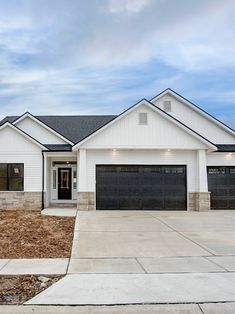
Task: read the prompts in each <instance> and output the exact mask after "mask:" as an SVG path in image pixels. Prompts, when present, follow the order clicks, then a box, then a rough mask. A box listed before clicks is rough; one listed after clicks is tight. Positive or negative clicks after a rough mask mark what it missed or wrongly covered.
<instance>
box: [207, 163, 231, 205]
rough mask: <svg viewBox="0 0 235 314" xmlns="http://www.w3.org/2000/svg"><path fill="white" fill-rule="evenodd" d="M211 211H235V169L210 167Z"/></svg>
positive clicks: (208, 170) (208, 169) (208, 171)
mask: <svg viewBox="0 0 235 314" xmlns="http://www.w3.org/2000/svg"><path fill="white" fill-rule="evenodd" d="M207 173H208V190H209V192H211V209H235V167H208V168H207Z"/></svg>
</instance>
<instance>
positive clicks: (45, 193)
mask: <svg viewBox="0 0 235 314" xmlns="http://www.w3.org/2000/svg"><path fill="white" fill-rule="evenodd" d="M50 171H51V167H50V158H49V157H48V156H47V154H46V153H44V173H43V176H44V189H43V198H44V207H48V206H49V203H50V201H49V199H50V192H49V191H50V179H49V178H50ZM48 176H49V177H48Z"/></svg>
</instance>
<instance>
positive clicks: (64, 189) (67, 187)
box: [58, 168, 72, 200]
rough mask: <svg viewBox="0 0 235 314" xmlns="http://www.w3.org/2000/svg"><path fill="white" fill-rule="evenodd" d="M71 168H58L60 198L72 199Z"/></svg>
mask: <svg viewBox="0 0 235 314" xmlns="http://www.w3.org/2000/svg"><path fill="white" fill-rule="evenodd" d="M71 196H72V187H71V168H59V169H58V199H59V200H71Z"/></svg>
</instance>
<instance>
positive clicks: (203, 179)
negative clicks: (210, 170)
mask: <svg viewBox="0 0 235 314" xmlns="http://www.w3.org/2000/svg"><path fill="white" fill-rule="evenodd" d="M197 169H198V192H208V183H207V169H206V151H205V150H204V149H199V150H198V151H197Z"/></svg>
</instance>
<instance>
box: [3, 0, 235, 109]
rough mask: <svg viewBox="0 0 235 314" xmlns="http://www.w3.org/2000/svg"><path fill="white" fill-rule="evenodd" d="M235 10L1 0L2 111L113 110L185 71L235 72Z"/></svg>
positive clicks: (204, 4)
mask: <svg viewBox="0 0 235 314" xmlns="http://www.w3.org/2000/svg"><path fill="white" fill-rule="evenodd" d="M234 16H235V2H234V0H226V1H221V0H192V1H188V0H180V1H172V0H102V1H100V0H90V1H84V0H70V1H67V0H53V1H48V0H40V1H31V0H21V1H7V2H6V1H4V0H2V1H1V0H0V84H1V85H0V109H1V114H2V115H4V112H6V111H7V112H8V111H9V112H10V111H12V112H13V111H14V110H15V112H16V111H17V112H19V111H20V110H22V111H25V109H29V110H31V111H33V110H37V111H41V112H48V111H51V112H52V111H53V110H54V109H55V110H56V111H60V112H63V113H65V112H74V111H77V112H85V111H86V110H87V111H88V107H89V108H90V109H89V110H93V112H97V113H98V112H100V113H101V112H103V113H104V112H108V113H111V112H112V111H114V105H115V104H117V103H119V105H120V108H123V109H124V107H125V106H128V105H130V103H128V102H129V101H130V102H132V101H135V100H136V101H137V100H138V97H140V98H142V97H148V96H153V93H155V90H156V92H157V91H160V90H161V89H164V88H165V87H171V86H172V85H173V86H174V87H177V88H178V87H179V89H182V88H186V87H187V86H188V85H189V83H188V81H187V80H186V79H185V77H187V75H188V73H189V75H191V76H192V75H197V76H198V75H200V74H201V75H202V77H203V75H204V74H205V73H208V72H209V71H211V70H212V69H215V68H216V69H217V70H218V71H220V70H221V69H223V70H227V71H234V67H235V53H234V47H235V36H234V33H235V25H234ZM165 65H167V66H170V67H172V68H174V69H175V72H170V73H168V72H167V71H166V72H164V71H163V72H162V73H161V69H160V68H161V67H164V66H165ZM141 68H146V69H148V70H146V71H145V72H144V73H141V70H140V69H141ZM213 75H215V74H214V73H213ZM138 76H139V77H138ZM149 78H151V81H150V79H149ZM192 90H193V92H195V93H200V91H199V90H196V91H195V88H194V89H192ZM204 96H205V99H210V100H212V99H213V97H217V96H218V99H220V100H221V102H222V101H223V99H224V101H226V102H227V103H229V101H230V99H232V96H233V95H232V94H231V95H230V96H228V94H227V97H226V95H224V98H223V97H221V98H219V95H217V96H216V95H207V96H206V94H205V95H204ZM232 102H233V100H231V103H232ZM48 104H50V105H51V107H49V106H48ZM65 104H66V105H65ZM119 111H120V110H116V112H119ZM19 113H20V112H19Z"/></svg>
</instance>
